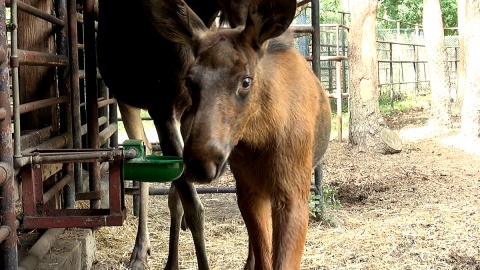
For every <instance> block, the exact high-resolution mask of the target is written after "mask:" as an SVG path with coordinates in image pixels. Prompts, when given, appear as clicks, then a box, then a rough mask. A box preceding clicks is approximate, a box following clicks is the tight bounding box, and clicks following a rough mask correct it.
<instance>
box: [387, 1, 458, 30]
mask: <svg viewBox="0 0 480 270" xmlns="http://www.w3.org/2000/svg"><path fill="white" fill-rule="evenodd" d="M440 8H441V10H442V16H443V27H444V28H450V27H457V26H458V16H457V1H456V0H441V1H440ZM378 17H380V18H388V19H392V20H399V21H401V22H406V23H409V24H418V25H422V18H423V1H422V0H389V1H382V3H381V5H380V6H379V8H378ZM379 24H380V25H379V27H381V28H395V27H396V24H392V23H388V22H385V21H380V22H379ZM402 28H405V27H402Z"/></svg>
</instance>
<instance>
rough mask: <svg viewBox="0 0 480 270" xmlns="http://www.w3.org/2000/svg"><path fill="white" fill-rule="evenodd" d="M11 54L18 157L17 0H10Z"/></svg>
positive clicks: (15, 155)
mask: <svg viewBox="0 0 480 270" xmlns="http://www.w3.org/2000/svg"><path fill="white" fill-rule="evenodd" d="M10 4H11V7H10V13H11V19H10V20H11V25H12V27H11V28H12V32H11V45H10V46H11V49H10V50H11V56H10V64H11V69H12V88H13V89H12V90H13V122H14V124H13V129H14V131H13V133H14V151H13V155H14V157H15V158H18V157H20V156H21V155H20V149H21V146H20V132H21V128H20V88H19V79H18V29H17V28H18V12H17V0H11V3H10Z"/></svg>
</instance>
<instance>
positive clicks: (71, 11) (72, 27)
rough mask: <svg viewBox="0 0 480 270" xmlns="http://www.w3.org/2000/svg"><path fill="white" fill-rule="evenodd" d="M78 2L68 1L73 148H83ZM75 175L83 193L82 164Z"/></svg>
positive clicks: (77, 164) (78, 190) (75, 167)
mask: <svg viewBox="0 0 480 270" xmlns="http://www.w3.org/2000/svg"><path fill="white" fill-rule="evenodd" d="M76 13H77V1H67V19H68V46H69V50H68V51H69V64H70V66H69V69H70V84H71V86H70V87H71V91H70V93H71V101H70V105H71V113H72V143H73V148H75V149H80V148H82V135H81V117H80V82H79V77H78V73H79V67H78V49H79V46H78V37H77V35H78V29H77V18H76ZM74 175H75V190H76V191H77V192H81V191H83V190H82V186H83V183H82V180H83V172H82V164H80V163H75V164H74Z"/></svg>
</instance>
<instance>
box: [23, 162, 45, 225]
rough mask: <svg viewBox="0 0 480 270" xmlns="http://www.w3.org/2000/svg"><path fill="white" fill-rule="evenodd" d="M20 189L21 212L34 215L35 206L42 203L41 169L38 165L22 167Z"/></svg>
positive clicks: (35, 212)
mask: <svg viewBox="0 0 480 270" xmlns="http://www.w3.org/2000/svg"><path fill="white" fill-rule="evenodd" d="M22 191H23V192H22V205H23V214H24V215H26V216H34V215H36V214H37V207H39V206H42V205H43V198H42V193H43V185H42V169H41V168H40V167H39V166H37V167H34V166H32V165H26V166H25V167H24V168H22Z"/></svg>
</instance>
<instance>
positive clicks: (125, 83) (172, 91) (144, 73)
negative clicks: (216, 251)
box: [97, 0, 250, 269]
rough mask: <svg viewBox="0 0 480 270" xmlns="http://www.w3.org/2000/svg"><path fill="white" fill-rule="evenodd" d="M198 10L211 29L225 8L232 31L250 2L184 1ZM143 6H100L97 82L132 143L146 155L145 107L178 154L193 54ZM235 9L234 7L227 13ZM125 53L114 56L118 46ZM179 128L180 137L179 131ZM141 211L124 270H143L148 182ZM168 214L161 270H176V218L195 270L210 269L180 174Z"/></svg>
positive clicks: (197, 212)
mask: <svg viewBox="0 0 480 270" xmlns="http://www.w3.org/2000/svg"><path fill="white" fill-rule="evenodd" d="M186 1H187V2H188V3H189V4H191V8H192V9H194V10H195V11H196V12H197V15H198V18H197V19H198V20H200V23H201V24H202V26H203V24H206V25H211V24H212V22H213V20H214V19H215V18H216V15H217V14H218V12H219V11H220V10H221V9H222V8H223V11H224V12H225V14H226V17H227V19H228V20H229V22H230V24H231V25H234V26H237V25H239V24H242V23H244V21H242V18H244V17H245V16H244V15H242V14H244V13H245V14H246V12H247V11H246V7H243V6H244V4H243V3H248V2H249V1H250V0H236V1H235V2H232V3H230V1H229V0H202V1H196V0H186ZM145 4H147V5H148V4H149V1H148V0H141V1H129V0H100V1H99V18H98V20H99V23H98V25H99V26H98V34H97V52H98V58H97V59H98V66H99V71H100V72H101V74H102V78H103V80H104V81H105V83H106V85H107V86H108V87H109V89H110V91H111V93H113V94H114V96H115V98H116V99H117V100H118V102H119V109H120V113H121V115H122V118H123V121H124V124H125V129H126V131H127V134H128V136H129V138H130V139H142V140H144V141H145V144H146V145H147V147H148V148H147V152H148V151H150V144H149V142H148V141H147V138H146V136H145V133H144V131H143V126H142V123H141V118H140V108H142V109H147V110H148V112H149V113H150V115H151V117H152V119H153V120H154V123H155V127H156V129H157V132H158V136H159V138H160V146H161V148H162V152H163V154H165V155H175V156H182V154H183V140H184V138H185V136H187V135H188V134H187V132H188V124H187V125H183V126H180V122H181V118H182V116H183V114H184V110H185V109H186V108H187V106H189V105H190V97H189V96H188V95H185V94H186V93H185V92H184V91H185V90H186V89H185V86H184V85H183V83H184V82H183V77H184V76H185V72H186V70H187V68H188V66H189V65H190V63H191V62H192V61H193V58H192V52H191V49H190V48H189V47H187V46H185V45H182V44H178V43H174V42H171V41H169V40H167V39H165V38H164V37H162V36H161V35H159V34H158V32H157V31H156V30H155V29H154V28H153V26H152V22H151V21H150V20H149V16H148V15H147V12H146V11H151V10H150V9H149V7H146V8H145V6H144V5H145ZM233 7H234V8H233ZM119 46H120V51H123V54H119V53H118V52H119V50H118V49H114V48H118V47H119ZM180 128H182V134H181V132H180ZM140 197H141V198H140V200H141V203H140V211H139V220H138V231H137V238H136V240H135V245H134V248H133V251H132V254H131V257H130V267H131V268H133V269H143V268H145V267H146V265H147V255H149V253H150V248H151V245H150V239H149V233H148V227H147V212H148V183H145V182H142V183H141V184H140ZM168 206H169V208H170V215H171V228H170V242H169V244H168V247H169V252H168V260H167V263H166V266H165V268H166V269H178V268H179V264H178V261H179V260H178V237H179V232H180V225H181V223H182V216H184V217H185V222H186V225H187V226H188V228H189V229H190V231H191V233H192V237H193V240H194V244H195V253H196V255H197V262H198V268H199V269H208V268H209V266H208V262H207V255H206V251H205V243H204V235H203V229H204V228H203V226H204V209H203V205H202V203H201V202H200V199H199V197H198V195H197V193H196V190H195V187H194V186H193V184H191V183H190V182H187V181H186V179H185V177H184V176H182V177H180V178H179V179H178V180H176V181H174V182H173V184H172V187H171V190H170V193H169V202H168Z"/></svg>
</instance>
